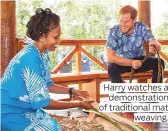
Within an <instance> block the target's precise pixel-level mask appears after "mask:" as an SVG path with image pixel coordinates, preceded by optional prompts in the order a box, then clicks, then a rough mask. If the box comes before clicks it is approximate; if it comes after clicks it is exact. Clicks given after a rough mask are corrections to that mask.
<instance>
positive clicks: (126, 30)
mask: <svg viewBox="0 0 168 131" xmlns="http://www.w3.org/2000/svg"><path fill="white" fill-rule="evenodd" d="M133 29H134V27H130V28H126V29H124V30H123V29H122V28H121V31H122V32H123V33H124V34H127V33H129V32H130V31H132V30H133Z"/></svg>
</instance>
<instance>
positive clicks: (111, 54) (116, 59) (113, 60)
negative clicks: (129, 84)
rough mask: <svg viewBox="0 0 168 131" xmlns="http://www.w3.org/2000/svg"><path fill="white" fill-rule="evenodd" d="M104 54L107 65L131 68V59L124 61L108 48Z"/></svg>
mask: <svg viewBox="0 0 168 131" xmlns="http://www.w3.org/2000/svg"><path fill="white" fill-rule="evenodd" d="M106 53H107V60H108V62H109V63H116V64H118V65H121V66H131V61H132V59H125V58H122V57H120V56H117V55H116V54H115V51H114V50H112V49H110V48H107V49H106Z"/></svg>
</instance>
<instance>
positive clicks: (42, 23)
mask: <svg viewBox="0 0 168 131" xmlns="http://www.w3.org/2000/svg"><path fill="white" fill-rule="evenodd" d="M59 24H60V17H59V16H58V15H56V14H55V13H52V11H51V10H50V9H49V8H46V9H45V10H43V9H42V8H37V9H36V14H35V15H33V16H32V17H31V18H30V20H29V22H28V23H27V25H26V27H27V33H26V35H27V36H28V37H30V38H31V39H32V40H34V41H38V40H39V39H40V37H41V36H42V35H45V36H47V35H48V32H49V31H50V30H51V29H54V28H56V27H57V26H59Z"/></svg>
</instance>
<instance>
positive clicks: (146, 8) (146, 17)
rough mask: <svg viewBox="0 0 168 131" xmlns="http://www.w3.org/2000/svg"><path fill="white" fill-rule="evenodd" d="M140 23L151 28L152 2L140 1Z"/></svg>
mask: <svg viewBox="0 0 168 131" xmlns="http://www.w3.org/2000/svg"><path fill="white" fill-rule="evenodd" d="M138 17H139V21H141V22H143V23H145V24H147V25H148V26H149V27H151V14H150V1H141V0H139V1H138Z"/></svg>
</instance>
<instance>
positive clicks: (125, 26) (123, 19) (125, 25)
mask: <svg viewBox="0 0 168 131" xmlns="http://www.w3.org/2000/svg"><path fill="white" fill-rule="evenodd" d="M135 22H136V19H134V20H133V19H131V14H130V13H127V14H121V15H120V28H121V31H122V32H123V33H130V32H131V31H132V30H133V28H134V23H135Z"/></svg>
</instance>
